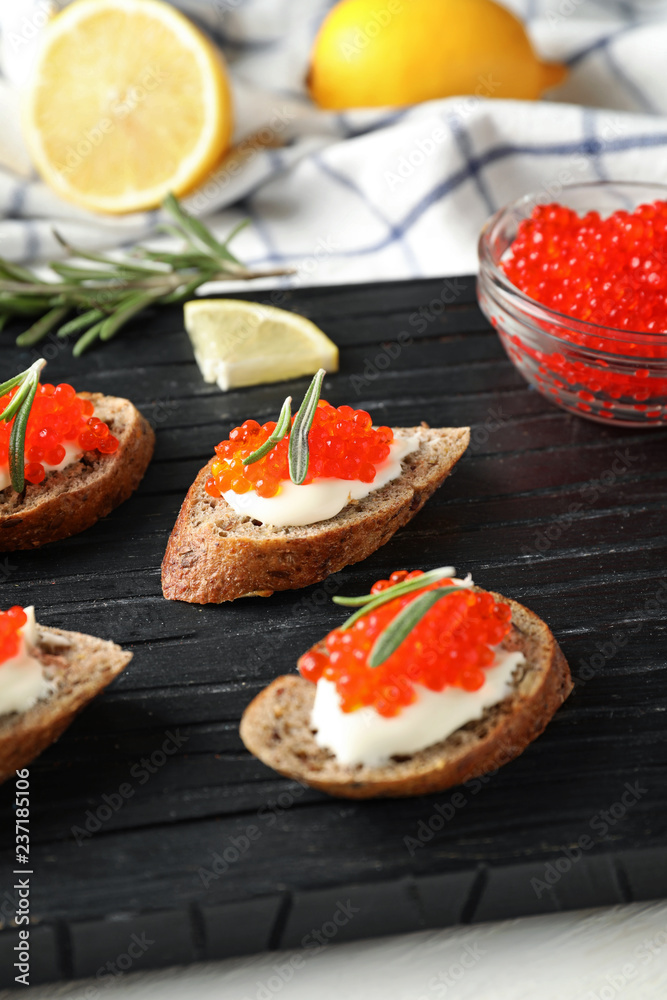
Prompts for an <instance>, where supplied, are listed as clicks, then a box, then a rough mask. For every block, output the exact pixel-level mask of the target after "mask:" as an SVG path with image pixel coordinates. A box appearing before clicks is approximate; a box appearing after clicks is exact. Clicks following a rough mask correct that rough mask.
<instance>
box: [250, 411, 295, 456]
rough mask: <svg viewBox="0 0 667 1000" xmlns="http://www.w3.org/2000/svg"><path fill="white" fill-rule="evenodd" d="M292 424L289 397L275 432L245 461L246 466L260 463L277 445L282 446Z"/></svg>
mask: <svg viewBox="0 0 667 1000" xmlns="http://www.w3.org/2000/svg"><path fill="white" fill-rule="evenodd" d="M291 423H292V397H291V396H288V397H287V399H286V400H285V402H284V403H283V405H282V409H281V411H280V416H279V417H278V423H277V424H276V426H275V428H274V430H273V431H272V432H271V434H270V435H269V437H268V438H267V439H266V441H265V442H264V444H263V445H260V447H259V448H258V449H257V451H253V452H251V454H250V455H248V457H247V458H244V459H243V464H244V465H252V464H253V462H259V460H260V458H264V456H265V455H268V453H269V452H270V451H271V450H272V449H273V448H275V446H276V445H277V444H280V442H281V441H282V439H283V438H284V437H285V435H286V434H287V432H288V430H289V429H290V425H291Z"/></svg>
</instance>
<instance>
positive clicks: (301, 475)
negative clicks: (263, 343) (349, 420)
mask: <svg viewBox="0 0 667 1000" xmlns="http://www.w3.org/2000/svg"><path fill="white" fill-rule="evenodd" d="M325 375H326V371H325V370H324V368H320V369H319V371H318V372H317V374H316V375H315V377H314V378H313V381H312V382H311V383H310V385H309V387H308V389H307V390H306V395H305V396H304V397H303V402H302V403H301V406H300V407H299V412H298V413H297V415H296V419H295V421H294V423H293V424H292V430H291V432H290V436H289V452H288V460H289V475H290V479H291V480H292V482H293V483H296V484H297V485H301V483H302V482H303V481H304V479H305V478H306V476H307V475H308V462H309V459H310V454H309V450H308V435H309V434H310V428H311V427H312V426H313V420H314V419H315V411H316V410H317V404H318V402H319V399H320V392H321V391H322V380H323V378H324V376H325Z"/></svg>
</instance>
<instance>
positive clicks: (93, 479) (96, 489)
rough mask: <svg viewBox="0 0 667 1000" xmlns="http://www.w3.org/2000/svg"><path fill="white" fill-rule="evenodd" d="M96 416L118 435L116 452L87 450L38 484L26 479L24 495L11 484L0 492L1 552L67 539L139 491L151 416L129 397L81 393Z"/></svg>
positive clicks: (151, 439)
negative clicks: (135, 404)
mask: <svg viewBox="0 0 667 1000" xmlns="http://www.w3.org/2000/svg"><path fill="white" fill-rule="evenodd" d="M79 395H80V396H81V397H82V398H83V399H90V400H91V402H92V403H93V404H94V405H95V412H96V415H97V416H99V417H100V419H101V420H104V422H105V423H108V424H109V425H110V427H111V430H112V431H113V433H114V434H115V435H116V437H117V438H118V442H119V443H118V449H117V450H116V451H115V452H114V453H113V454H112V455H101V454H100V453H99V452H86V453H85V454H84V455H83V457H82V459H81V460H80V461H79V462H76V463H74V464H73V465H71V466H68V467H67V468H66V469H64V470H63V471H62V472H56V473H50V474H49V475H48V476H47V478H46V479H45V480H44V482H42V483H40V484H39V485H36V486H34V485H31V484H28V485H27V486H26V489H25V491H24V493H23V494H22V495H21V496H17V494H16V493H15V492H14V491H13V490H12V488H11V487H7V489H5V490H2V492H0V552H12V551H14V550H16V549H34V548H38V547H39V546H41V545H46V544H47V543H48V542H55V541H58V540H59V539H61V538H69V537H70V536H71V535H76V534H78V533H79V532H80V531H85V530H86V528H89V527H90V526H91V525H93V524H95V522H96V521H99V519H100V518H101V517H105V516H106V515H107V514H109V513H110V512H111V511H112V510H113V509H114V508H115V507H117V506H118V505H119V504H121V503H123V501H124V500H127V498H128V497H129V496H131V494H132V493H133V492H134V491H135V490H136V488H137V486H138V485H139V483H140V482H141V479H142V477H143V475H144V473H145V471H146V468H147V466H148V463H149V462H150V460H151V457H152V455H153V449H154V447H155V434H154V432H153V428H152V427H151V426H150V424H149V423H148V421H147V420H146V419H145V418H144V417H143V416H142V415H141V413H139V411H138V410H137V409H136V407H135V406H133V404H132V403H130V401H129V400H127V399H120V398H118V397H116V396H105V395H103V394H102V393H99V392H94V393H90V392H81V393H79Z"/></svg>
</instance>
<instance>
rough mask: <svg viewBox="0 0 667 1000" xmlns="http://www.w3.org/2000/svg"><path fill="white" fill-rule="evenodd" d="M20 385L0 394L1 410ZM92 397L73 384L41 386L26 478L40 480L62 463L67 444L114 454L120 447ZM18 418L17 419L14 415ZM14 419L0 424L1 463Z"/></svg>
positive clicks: (28, 442)
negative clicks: (96, 413) (96, 412)
mask: <svg viewBox="0 0 667 1000" xmlns="http://www.w3.org/2000/svg"><path fill="white" fill-rule="evenodd" d="M16 392H18V387H14V388H13V389H10V391H9V392H8V393H7V394H6V395H5V396H2V397H0V413H1V412H2V411H3V410H4V409H5V408H6V406H7V405H8V403H9V401H10V400H11V399H12V397H13V396H14V394H15V393H16ZM93 414H94V407H93V404H92V403H91V401H90V400H89V399H81V397H80V396H77V394H76V391H75V390H74V389H73V388H72V386H71V385H68V384H67V383H66V382H62V383H61V384H60V385H50V384H49V383H46V384H45V385H40V386H39V387H38V389H37V393H36V395H35V399H34V401H33V404H32V407H31V410H30V416H29V417H28V424H27V427H26V435H25V478H26V481H27V482H29V483H33V484H37V483H41V482H42V480H43V479H44V478H45V477H46V469H45V468H44V466H45V465H59V464H60V463H61V462H62V460H63V459H64V457H65V454H66V453H65V447H64V446H65V444H74V445H78V447H79V448H81V449H82V450H83V451H99V452H101V453H102V454H103V455H111V454H113V452H115V451H116V450H117V448H118V438H117V437H114V435H113V434H112V433H111V431H110V430H109V428H108V426H107V425H106V424H105V423H104V422H103V421H102V420H100V419H99V417H95V416H93ZM14 419H16V418H14ZM13 423H14V421H13V420H12V421H10V423H9V424H6V423H4V422H3V423H0V465H5V466H6V465H7V464H8V463H9V437H10V434H11V428H12V424H13Z"/></svg>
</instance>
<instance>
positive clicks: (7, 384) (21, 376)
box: [0, 368, 30, 420]
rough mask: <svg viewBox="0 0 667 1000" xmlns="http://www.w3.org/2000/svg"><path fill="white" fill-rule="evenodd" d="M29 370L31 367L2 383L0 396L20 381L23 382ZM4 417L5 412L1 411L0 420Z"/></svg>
mask: <svg viewBox="0 0 667 1000" xmlns="http://www.w3.org/2000/svg"><path fill="white" fill-rule="evenodd" d="M29 371H30V369H29V368H26V370H25V371H24V372H19V374H18V375H15V376H14V378H8V379H7V381H6V382H3V383H2V385H0V396H4V395H5V394H6V393H8V392H9V390H10V389H13V388H14V386H15V385H18V384H19V382H22V381H23V379H24V377H25V376H26V375H27V374H28V372H29ZM3 418H4V413H0V420H2V419H3Z"/></svg>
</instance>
